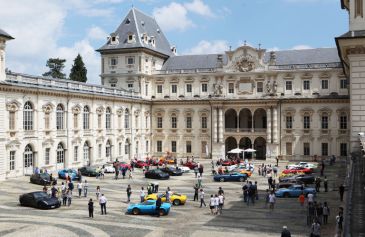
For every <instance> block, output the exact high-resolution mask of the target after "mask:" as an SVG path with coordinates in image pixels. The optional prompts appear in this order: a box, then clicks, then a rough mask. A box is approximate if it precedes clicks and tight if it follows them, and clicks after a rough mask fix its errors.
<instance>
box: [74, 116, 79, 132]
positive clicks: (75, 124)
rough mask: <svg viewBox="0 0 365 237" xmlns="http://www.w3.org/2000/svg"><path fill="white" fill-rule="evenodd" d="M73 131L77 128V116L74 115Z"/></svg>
mask: <svg viewBox="0 0 365 237" xmlns="http://www.w3.org/2000/svg"><path fill="white" fill-rule="evenodd" d="M73 120H74V129H77V128H78V116H77V114H74V118H73Z"/></svg>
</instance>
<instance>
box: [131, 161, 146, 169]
mask: <svg viewBox="0 0 365 237" xmlns="http://www.w3.org/2000/svg"><path fill="white" fill-rule="evenodd" d="M134 165H135V167H136V168H143V167H144V166H148V164H147V163H146V162H145V161H142V160H137V162H136V163H134Z"/></svg>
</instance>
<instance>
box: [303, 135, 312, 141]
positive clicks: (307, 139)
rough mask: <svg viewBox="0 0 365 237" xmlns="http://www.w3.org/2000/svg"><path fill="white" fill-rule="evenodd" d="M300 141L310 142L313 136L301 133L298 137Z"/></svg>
mask: <svg viewBox="0 0 365 237" xmlns="http://www.w3.org/2000/svg"><path fill="white" fill-rule="evenodd" d="M300 140H301V141H306V142H311V141H313V140H314V137H313V136H312V135H302V136H301V137H300Z"/></svg>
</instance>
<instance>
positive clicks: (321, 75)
mask: <svg viewBox="0 0 365 237" xmlns="http://www.w3.org/2000/svg"><path fill="white" fill-rule="evenodd" d="M319 78H321V79H329V78H331V74H330V73H329V72H322V73H321V74H320V75H319Z"/></svg>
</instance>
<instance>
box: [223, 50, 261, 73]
mask: <svg viewBox="0 0 365 237" xmlns="http://www.w3.org/2000/svg"><path fill="white" fill-rule="evenodd" d="M265 51H266V50H264V49H255V48H253V47H251V46H248V45H243V46H241V47H239V48H237V49H236V50H234V51H227V52H226V54H227V56H228V63H227V66H226V69H227V70H228V71H232V72H251V71H256V69H264V65H263V55H264V53H265Z"/></svg>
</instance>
